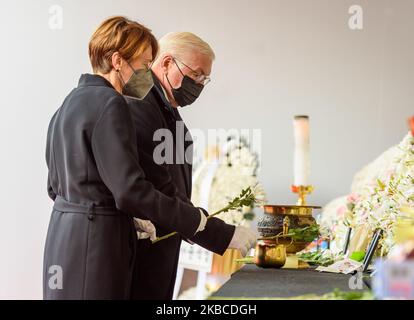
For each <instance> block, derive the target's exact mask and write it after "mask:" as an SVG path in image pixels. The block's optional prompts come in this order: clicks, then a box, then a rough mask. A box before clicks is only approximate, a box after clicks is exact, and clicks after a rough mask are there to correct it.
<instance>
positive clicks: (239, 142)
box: [192, 138, 266, 226]
mask: <svg viewBox="0 0 414 320" xmlns="http://www.w3.org/2000/svg"><path fill="white" fill-rule="evenodd" d="M220 153H221V154H220V157H221V161H220V163H219V165H218V167H217V169H216V172H215V174H214V179H213V181H212V186H211V191H210V194H209V200H208V211H209V212H216V211H217V210H219V209H220V208H222V207H223V206H225V205H226V204H227V203H228V202H229V201H230V200H231V199H233V198H234V197H236V196H237V195H238V194H239V193H240V190H242V189H245V188H247V187H251V188H252V190H253V192H254V194H255V196H256V198H258V200H259V201H260V202H264V201H265V198H266V196H265V192H264V190H263V188H262V186H261V185H260V184H259V182H258V179H257V171H258V168H259V162H258V158H257V155H256V154H255V153H253V152H252V151H251V150H250V146H249V144H248V143H247V141H245V140H244V139H235V138H230V139H229V140H228V141H227V143H226V144H225V145H224V146H223V147H222V149H221V150H220ZM206 174H207V172H201V173H200V174H199V176H198V177H199V178H198V179H197V180H198V181H199V182H201V181H203V176H205V175H206ZM200 196H201V195H200V183H197V182H196V183H195V184H194V186H193V196H192V201H193V203H194V204H198V203H199V202H200ZM253 209H254V208H253V207H246V206H245V207H243V208H242V209H239V210H230V211H228V212H223V213H221V214H219V215H218V216H217V217H218V218H220V219H222V220H223V221H224V222H226V223H228V224H232V225H236V226H239V225H245V224H247V223H248V221H250V220H253V218H254V211H253Z"/></svg>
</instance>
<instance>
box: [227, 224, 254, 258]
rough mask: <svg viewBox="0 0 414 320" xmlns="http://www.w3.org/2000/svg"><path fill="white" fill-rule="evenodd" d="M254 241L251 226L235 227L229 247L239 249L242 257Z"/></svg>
mask: <svg viewBox="0 0 414 320" xmlns="http://www.w3.org/2000/svg"><path fill="white" fill-rule="evenodd" d="M255 243H256V234H255V233H254V232H253V230H252V229H251V228H246V227H242V226H240V227H236V230H235V231H234V235H233V238H232V239H231V241H230V245H229V249H237V250H240V252H241V254H242V256H243V257H245V256H246V254H247V253H248V252H249V250H250V249H251V248H252V247H253V246H254V245H255Z"/></svg>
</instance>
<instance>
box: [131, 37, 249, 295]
mask: <svg viewBox="0 0 414 320" xmlns="http://www.w3.org/2000/svg"><path fill="white" fill-rule="evenodd" d="M159 45H160V52H159V54H158V57H157V59H156V60H155V61H154V63H153V64H152V67H151V70H152V73H153V82H154V85H153V87H152V89H151V90H150V92H149V93H148V94H147V96H146V97H145V99H144V100H138V99H134V98H127V101H128V104H129V106H130V110H131V114H132V117H133V120H134V123H135V127H136V130H137V141H138V152H139V159H140V165H141V167H142V168H143V170H144V172H145V175H146V179H147V180H149V181H150V182H151V183H152V184H153V185H154V186H155V188H157V189H158V190H159V191H161V192H163V193H164V194H166V195H169V196H173V195H174V196H178V197H180V198H181V199H182V200H184V201H187V202H189V203H191V201H190V199H191V184H192V178H191V174H192V167H191V162H192V159H188V158H189V157H188V155H189V152H188V150H191V147H192V141H188V140H189V139H188V135H189V133H188V129H187V127H186V126H185V125H184V123H183V121H182V118H181V116H180V114H179V112H178V110H177V107H184V106H187V105H190V104H192V103H193V102H195V100H196V99H197V98H198V97H199V95H200V93H201V91H202V90H203V89H204V87H205V85H206V84H207V83H208V82H209V81H210V78H209V76H210V73H211V69H212V64H213V60H214V58H215V56H214V52H213V50H212V49H211V47H210V46H209V45H208V44H207V43H206V42H205V41H203V40H202V39H200V38H199V37H198V36H196V35H194V34H192V33H189V32H175V33H169V34H167V35H166V36H164V37H163V38H161V39H160V41H159ZM141 85H142V84H137V86H141ZM146 88H148V86H147V85H146ZM134 89H137V90H134ZM140 89H141V88H132V90H129V91H130V95H132V96H133V95H134V92H142V90H140ZM144 91H145V90H144ZM160 129H161V130H162V129H164V130H166V131H167V132H171V133H172V135H171V136H172V137H173V139H174V140H173V141H170V143H168V141H167V140H166V141H163V143H164V144H167V147H169V148H171V150H173V154H174V157H173V161H171V162H170V163H161V164H160V161H159V159H156V158H157V156H156V153H154V150H155V149H156V148H157V146H158V145H159V143H160V142H156V141H154V133H155V132H157V131H159V130H160ZM177 130H182V131H183V132H182V134H178V135H177V134H176V133H177V132H176V131H177ZM177 136H178V137H182V139H181V138H177ZM171 150H170V151H171ZM179 150H185V151H186V152H185V153H186V154H185V155H184V154H183V153H181V154H180V152H176V151H179ZM191 157H192V154H191ZM165 214H168V212H165ZM205 215H206V216H207V215H208V214H207V213H205ZM155 228H156V232H157V236H162V235H165V234H167V233H170V232H171V231H174V230H165V229H163V228H162V227H161V226H158V225H155ZM149 232H151V230H150V231H149ZM181 240H182V238H181V237H180V236H178V235H177V236H175V237H172V238H169V239H167V240H164V241H161V242H158V243H156V244H152V243H151V242H150V241H149V240H148V239H146V240H140V241H138V245H137V252H136V253H137V257H136V261H137V262H136V264H135V271H134V279H133V285H132V299H161V300H168V299H172V296H173V291H174V283H175V278H176V272H177V265H178V257H179V252H180V245H181ZM187 240H190V241H191V242H194V243H197V244H199V245H201V246H202V247H204V248H206V249H208V250H210V251H213V252H215V253H217V254H223V253H224V252H225V250H226V249H227V248H236V249H239V250H240V251H241V252H242V254H243V255H245V254H246V253H247V251H248V249H250V248H251V246H252V245H253V244H254V242H255V240H256V238H255V234H254V233H253V232H252V231H251V230H250V229H248V228H244V227H237V228H235V227H234V226H231V225H228V224H226V223H224V222H223V221H222V220H220V219H217V218H212V219H208V220H207V224H206V226H205V228H204V231H201V232H199V233H197V234H196V235H195V236H194V237H193V238H191V239H187Z"/></svg>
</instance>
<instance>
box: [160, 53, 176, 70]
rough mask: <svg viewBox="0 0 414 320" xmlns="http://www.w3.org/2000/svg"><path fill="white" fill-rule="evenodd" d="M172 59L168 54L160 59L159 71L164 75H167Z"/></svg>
mask: <svg viewBox="0 0 414 320" xmlns="http://www.w3.org/2000/svg"><path fill="white" fill-rule="evenodd" d="M172 63H173V58H172V56H171V55H170V54H166V55H164V56H163V57H162V58H161V69H162V72H163V73H164V74H168V70H169V69H170V68H171V64H172Z"/></svg>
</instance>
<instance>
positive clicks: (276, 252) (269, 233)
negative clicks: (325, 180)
mask: <svg viewBox="0 0 414 320" xmlns="http://www.w3.org/2000/svg"><path fill="white" fill-rule="evenodd" d="M312 189H313V188H311V187H306V188H301V189H300V191H301V192H300V194H299V202H300V203H302V204H303V205H298V204H297V205H265V206H263V209H264V214H263V217H262V218H261V219H260V220H259V221H258V223H257V227H258V231H259V234H260V237H261V238H262V239H259V240H258V242H257V244H256V250H255V264H256V265H258V266H260V267H263V268H281V267H283V266H284V264H285V262H286V259H287V256H289V255H296V253H298V252H300V251H302V250H303V249H305V248H306V247H307V246H308V245H309V244H310V243H311V242H306V241H294V240H293V239H292V238H290V237H288V236H287V237H284V235H287V234H288V233H289V230H290V229H300V228H304V227H307V226H311V225H314V224H316V221H315V219H314V218H313V216H312V213H313V210H315V209H320V208H321V207H318V206H308V205H306V204H305V198H304V194H305V193H308V192H309V191H310V190H312ZM298 190H299V189H298ZM292 191H293V190H292ZM302 191H305V193H302ZM276 236H280V237H276ZM272 237H276V238H273V239H266V238H272Z"/></svg>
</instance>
